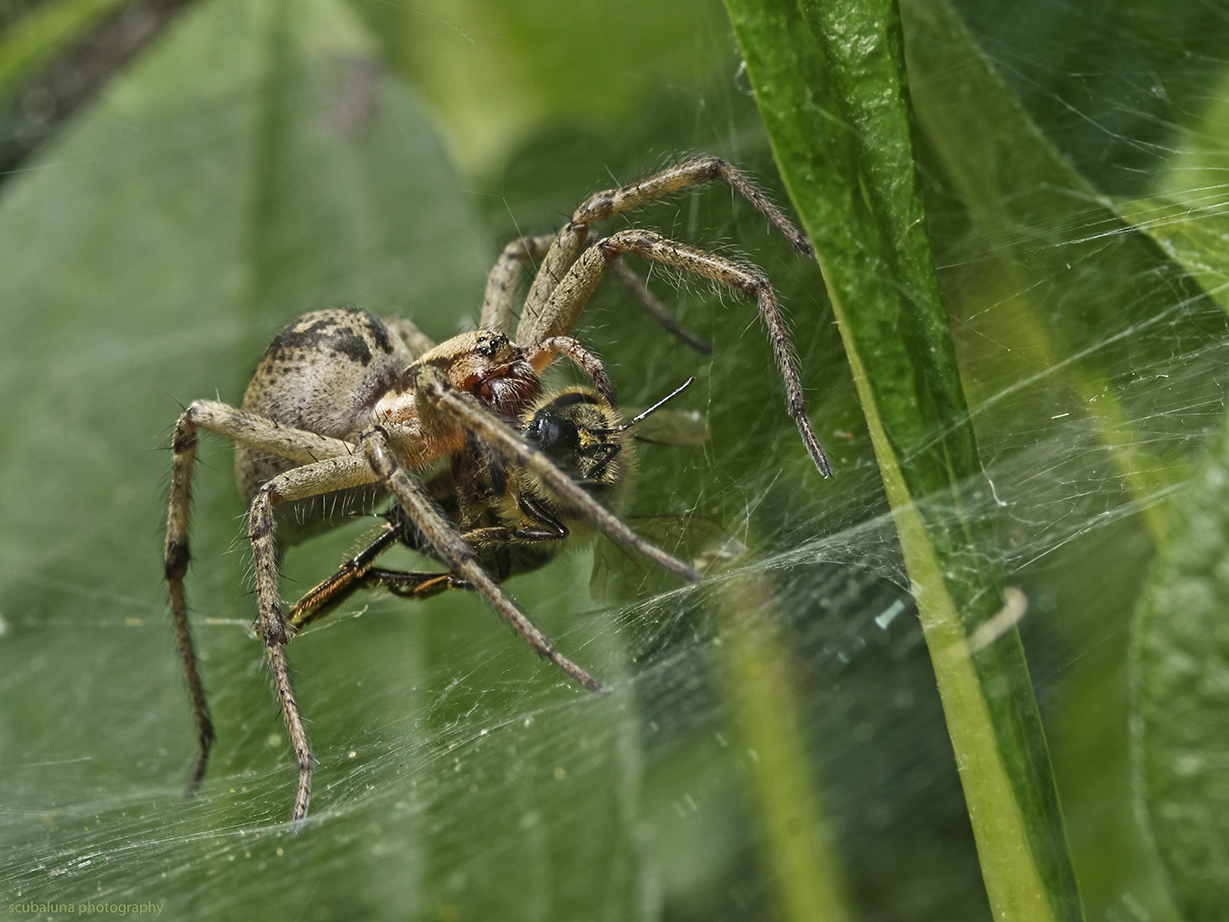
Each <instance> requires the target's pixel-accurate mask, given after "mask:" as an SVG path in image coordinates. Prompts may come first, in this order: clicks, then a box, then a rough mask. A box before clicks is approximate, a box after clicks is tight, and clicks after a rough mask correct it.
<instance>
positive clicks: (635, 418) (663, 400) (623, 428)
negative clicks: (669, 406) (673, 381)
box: [608, 377, 696, 432]
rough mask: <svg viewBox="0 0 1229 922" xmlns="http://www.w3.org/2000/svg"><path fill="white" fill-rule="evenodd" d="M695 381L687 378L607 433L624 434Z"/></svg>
mask: <svg viewBox="0 0 1229 922" xmlns="http://www.w3.org/2000/svg"><path fill="white" fill-rule="evenodd" d="M695 380H696V379H695V378H694V377H692V378H688V379H687V380H686V381H684V382H683V383H682V384H680V385H679V386H678V387H676V388H675V389H674V390H672V391H671V392H670V393H668V394H667V395H666V396H665V397H663V398H661V400H659V401H657V403H655V404H653V405H652V406H651V407H649V408H648V409H647V410H642V411H641V412H639V413H637V414H636V415H635V416H633V417H632V418H631V419H629V420H628V421H627V422H625V423H624V424H623V425H622V426H617V427H615V428H614V429H610V430H608V431H609V432H626V431H627V430H628V429H630V428H631V427H632V426H634V425H636V423H638V422H640V420H642V419H644V418H645V417H646V416H648V415H649V414H650V413H652V412H654V411H655V410H659V409H661V407H662V405H663V404H665V403H666V401H668V400H673V399H674V398H675V397H677V396H678V395H679V394H681V393H683V391H685V390H687V388H689V387H691V385H692V384H694V383H695Z"/></svg>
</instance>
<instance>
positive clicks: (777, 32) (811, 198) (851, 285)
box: [727, 0, 1082, 920]
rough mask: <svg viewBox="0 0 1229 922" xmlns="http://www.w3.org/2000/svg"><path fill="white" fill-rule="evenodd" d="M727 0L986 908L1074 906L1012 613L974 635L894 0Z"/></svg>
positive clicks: (1066, 910)
mask: <svg viewBox="0 0 1229 922" xmlns="http://www.w3.org/2000/svg"><path fill="white" fill-rule="evenodd" d="M727 8H728V10H729V12H730V17H731V20H732V21H733V23H734V28H735V32H736V34H737V36H738V39H739V42H740V45H741V47H742V50H743V54H744V58H745V60H746V62H747V68H748V72H749V74H750V77H751V83H752V86H753V88H754V89H755V93H756V99H757V101H758V103H759V106H760V111H761V113H762V114H763V116H764V121H765V124H766V125H767V128H768V132H769V137H770V139H771V141H772V145H773V151H774V154H775V155H776V158H777V161H778V164H779V165H780V167H781V173H782V176H783V178H784V180H785V183H786V186H787V188H788V189H789V192H790V195H791V197H792V198H793V200H794V203H795V205H796V206H797V208H798V211H799V214H800V215H801V217H802V220H803V223H804V225H805V226H806V228H807V231H808V233H809V234H810V236H811V239H812V241H813V242H814V244H815V246H816V250H817V251H818V253H819V254H820V255H819V260H820V265H821V267H822V268H823V272H824V278H825V282H826V285H827V287H828V293H829V297H830V299H831V301H832V305H833V310H834V312H835V314H836V318H837V322H838V325H839V327H840V330H841V335H842V338H843V340H844V343H845V347H846V351H847V353H848V355H849V359H850V363H851V366H852V368H853V373H854V380H855V382H856V383H857V387H858V391H859V396H860V398H861V401H862V404H863V409H864V412H865V414H866V417H867V420H868V425H869V427H870V431H871V436H872V440H873V443H874V447H875V453H876V457H877V459H878V461H879V466H880V472H881V476H882V478H883V483H884V488H885V491H886V492H887V496H888V500H889V503H890V504H891V507H892V510H893V514H894V516H895V518H896V524H897V531H898V534H899V536H900V541H901V547H902V552H903V555H904V559H905V564H906V567H907V569H908V572H909V576H910V579H911V581H912V583H913V593H914V597H915V599H916V600H917V605H918V615H919V617H920V619H921V621H922V625H923V629H924V630H925V632H926V637H927V643H928V645H929V648H930V653H931V660H932V663H933V664H934V668H935V674H936V678H937V681H938V684H939V689H940V693H941V695H942V699H943V706H944V712H945V714H946V717H947V721H948V726H949V732H950V733H951V736H952V743H953V747H954V749H955V755H956V760H957V763H958V764H959V766H960V768H961V779H962V782H963V785H964V790H965V797H966V800H967V802H968V805H969V816H970V819H971V821H972V824H973V831H974V835H975V837H976V840H977V847H978V855H979V857H980V860H981V864H982V872H983V878H984V880H985V883H986V890H987V894H988V896H989V899H990V903H991V908H992V910H993V911H994V914H995V917H996V918H1010V919H1038V920H1050V919H1054V920H1058V919H1062V920H1073V919H1080V918H1081V917H1082V916H1081V910H1080V902H1079V896H1078V891H1077V889H1076V884H1075V875H1074V871H1073V870H1072V866H1071V861H1070V857H1069V856H1068V853H1067V846H1066V836H1065V832H1064V829H1063V823H1062V814H1061V810H1060V808H1059V804H1058V795H1057V791H1056V788H1055V785H1054V778H1053V772H1052V770H1051V767H1050V763H1049V756H1048V752H1047V749H1046V743H1045V737H1044V734H1043V732H1042V727H1041V721H1040V716H1039V714H1038V711H1037V704H1036V700H1035V698H1034V696H1033V691H1032V686H1031V682H1030V681H1029V677H1028V668H1027V665H1026V663H1025V661H1024V654H1023V648H1022V646H1021V644H1020V640H1019V635H1018V633H1017V631H1016V628H1015V624H1014V622H1011V623H1007V624H1005V625H1003V626H999V627H996V628H995V629H994V630H993V632H992V633H991V634H989V635H987V637H988V639H987V641H986V642H980V641H979V643H978V644H976V645H974V644H971V643H970V641H969V638H970V637H973V636H974V632H976V631H977V629H978V628H979V627H982V626H983V625H985V624H987V623H988V622H991V619H993V618H994V616H995V615H996V614H997V613H999V612H1000V610H1001V609H1003V608H1004V605H1003V601H1002V600H1003V598H1004V595H1003V573H1002V564H1001V560H1000V556H999V553H998V550H997V544H996V542H995V537H994V533H993V520H992V518H991V511H992V509H993V503H992V502H991V500H990V497H989V491H988V488H987V484H986V480H985V477H984V475H983V473H982V471H981V467H980V461H979V458H978V454H977V445H976V441H975V439H974V435H973V430H972V425H971V422H970V419H969V414H968V409H967V407H966V405H965V399H964V394H963V391H962V389H961V385H960V377H959V372H958V369H957V366H956V360H955V350H954V346H953V343H952V339H951V332H950V328H949V325H948V320H947V314H946V310H945V308H944V305H943V301H942V297H941V293H940V289H939V284H938V277H937V273H936V271H935V268H934V261H933V257H932V255H931V251H930V243H929V239H928V238H927V235H926V229H925V227H926V225H925V212H924V209H923V204H922V194H921V188H920V183H919V181H918V178H917V173H916V168H915V166H914V163H915V157H914V147H913V138H912V124H911V115H910V112H909V108H908V101H907V93H906V88H905V78H904V52H903V38H902V35H901V27H900V19H899V14H898V11H897V8H896V5H895V4H894V3H892V2H890V0H878V2H858V0H843V2H828V3H823V4H819V3H804V4H802V8H801V9H800V8H799V6H798V5H795V4H793V3H790V2H787V0H767V2H761V3H751V2H748V0H727ZM993 623H994V624H995V625H998V621H994V622H993ZM983 633H984V632H983ZM977 636H978V637H979V638H980V637H981V636H982V634H978V635H977Z"/></svg>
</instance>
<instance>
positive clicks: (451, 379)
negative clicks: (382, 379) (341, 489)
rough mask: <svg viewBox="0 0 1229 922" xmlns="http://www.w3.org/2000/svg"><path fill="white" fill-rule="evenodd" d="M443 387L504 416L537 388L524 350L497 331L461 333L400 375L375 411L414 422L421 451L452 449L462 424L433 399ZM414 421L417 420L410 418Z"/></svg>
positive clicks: (432, 453)
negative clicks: (420, 438)
mask: <svg viewBox="0 0 1229 922" xmlns="http://www.w3.org/2000/svg"><path fill="white" fill-rule="evenodd" d="M441 389H442V390H452V391H454V392H455V391H459V392H461V393H465V394H470V395H472V396H473V397H475V398H477V400H478V401H479V402H480V403H481V404H482V405H483V406H484V407H486V408H487V409H489V410H491V411H492V412H494V413H495V414H496V415H498V416H502V417H504V418H505V419H509V420H511V419H517V418H519V417H520V415H521V413H522V412H523V411H524V409H525V408H526V407H528V406H529V405H531V404H532V403H533V401H534V400H535V399H536V398H537V397H538V395H539V394H540V393H541V392H542V382H541V381H540V380H539V379H538V373H537V372H536V371H534V369H533V366H532V365H531V364H530V363H529V362H528V360H527V359H526V358H525V350H524V349H522V348H521V347H520V346H518V345H516V344H515V343H513V342H511V341H510V340H509V339H508V337H507V336H505V335H503V334H502V333H490V332H485V331H483V332H477V333H462V334H461V335H459V336H454V337H453V338H452V339H450V340H448V341H447V342H444V343H441V344H440V345H438V346H436V347H435V348H434V349H432V350H431V351H430V352H428V353H426V354H425V355H424V356H423V357H422V358H420V359H419V360H418V361H416V362H414V363H413V364H412V365H410V366H409V367H408V368H406V370H405V372H404V373H403V374H402V375H401V377H400V379H399V380H398V381H397V383H396V385H394V386H393V387H392V388H391V389H390V390H389V391H388V392H387V393H386V394H385V395H384V396H383V397H381V398H380V401H379V402H378V403H377V405H376V408H375V417H376V418H377V419H382V420H386V421H388V422H393V423H401V424H415V425H417V426H418V427H419V428H420V430H421V433H422V436H423V438H424V439H425V442H426V445H427V448H426V451H425V452H424V453H423V454H424V457H427V458H434V457H438V456H439V455H440V454H442V453H444V452H449V451H456V450H458V449H460V448H461V446H462V445H464V443H465V429H464V427H463V426H462V424H461V423H460V422H459V421H458V420H457V419H456V418H455V416H454V415H450V413H449V412H447V411H445V410H443V409H441V408H440V406H439V405H438V398H437V397H433V396H432V394H433V393H435V394H439V393H441ZM415 421H416V423H415Z"/></svg>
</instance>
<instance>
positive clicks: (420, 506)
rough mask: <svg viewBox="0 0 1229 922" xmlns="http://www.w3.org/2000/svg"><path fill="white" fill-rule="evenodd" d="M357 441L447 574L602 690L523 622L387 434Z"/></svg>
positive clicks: (378, 429)
mask: <svg viewBox="0 0 1229 922" xmlns="http://www.w3.org/2000/svg"><path fill="white" fill-rule="evenodd" d="M394 431H395V430H394ZM359 441H360V444H361V446H362V451H363V456H364V457H365V458H366V459H367V463H368V464H370V465H371V470H372V471H374V472H375V475H376V477H377V478H378V479H379V480H380V482H381V483H383V484H384V485H385V486H386V487H387V488H388V490H389V492H390V493H392V494H393V496H394V497H395V498H396V500H397V502H398V503H399V504H400V505H401V508H402V509H404V510H405V512H406V514H407V515H408V516H409V517H410V519H411V520H412V521H413V522H414V524H415V525H417V526H418V528H419V529H420V530H421V531H422V533H423V536H424V537H425V538H426V539H427V540H428V541H429V542H430V543H431V546H432V547H433V548H435V550H436V552H437V553H438V554H439V556H440V559H441V560H442V561H443V562H444V564H445V565H446V566H447V567H448V568H449V569H450V570H451V571H452V573H453V574H455V575H456V576H458V577H460V578H461V579H463V580H465V581H466V582H467V583H469V584H470V585H471V586H473V587H474V589H476V590H477V591H478V592H480V593H482V595H483V596H484V597H485V598H486V600H487V601H488V602H490V603H491V606H492V607H493V608H494V609H495V611H496V612H497V613H498V614H499V615H500V616H501V617H502V618H504V619H505V620H506V621H507V622H508V623H509V624H511V625H512V627H513V628H515V629H516V631H517V632H518V633H519V634H520V635H521V636H522V637H524V638H525V640H527V641H528V642H529V645H530V646H531V647H533V648H534V650H536V651H537V652H538V654H539V655H540V656H542V657H544V658H546V659H548V660H550V661H551V662H552V663H554V664H555V665H556V666H558V667H559V668H560V669H562V670H563V671H564V672H566V673H567V674H568V675H570V676H571V677H572V678H574V679H576V681H578V682H579V683H580V684H581V685H583V686H584V687H585V688H587V689H589V690H590V691H595V692H602V691H605V690H606V689H605V686H603V685H602V683H601V682H599V681H598V680H597V679H595V678H594V677H593V676H592V675H590V674H589V673H588V672H586V671H585V670H584V669H582V668H581V667H580V666H578V665H576V664H575V663H574V662H572V661H571V660H570V659H568V658H567V657H566V656H564V655H563V654H562V653H560V652H558V651H557V650H556V649H555V648H554V646H553V645H552V644H551V642H550V640H549V638H547V636H546V635H545V634H543V633H542V632H541V631H540V630H539V629H538V628H537V626H536V625H534V623H533V622H532V621H530V620H529V619H528V618H526V617H525V615H524V614H523V613H522V612H521V610H520V609H519V608H517V607H516V604H515V603H514V602H513V601H512V600H511V599H510V598H508V596H507V595H506V594H505V593H504V591H503V590H502V589H501V588H500V587H499V584H498V583H497V582H495V580H494V579H492V578H491V576H490V575H489V574H488V573H487V572H486V571H485V570H483V569H482V567H481V566H480V565H479V563H478V558H477V555H476V554H475V552H474V549H473V548H472V547H470V546H469V545H468V544H466V543H465V541H464V539H463V538H462V537H461V535H460V534H459V533H458V532H457V530H456V529H455V528H454V527H453V525H452V523H451V522H449V521H448V519H447V518H445V516H444V514H443V513H442V512H441V511H440V509H439V507H438V506H436V505H435V502H434V501H433V500H432V499H431V497H430V496H429V495H428V494H427V492H426V490H424V489H423V487H422V486H421V485H419V484H418V483H416V482H415V481H414V479H413V478H412V477H411V476H410V474H409V473H408V472H407V471H406V469H405V468H404V467H402V466H401V464H400V463H399V462H398V461H397V455H396V453H395V451H394V450H393V447H392V445H391V444H390V440H389V433H388V431H386V430H385V428H384V427H382V426H375V427H373V428H371V429H369V430H367V431H366V432H364V433H363V435H362V436H361V437H360V440H359Z"/></svg>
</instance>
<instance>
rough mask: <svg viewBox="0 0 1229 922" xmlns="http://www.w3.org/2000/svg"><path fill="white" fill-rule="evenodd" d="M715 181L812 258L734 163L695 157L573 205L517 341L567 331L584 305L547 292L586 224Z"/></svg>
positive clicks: (529, 344)
mask: <svg viewBox="0 0 1229 922" xmlns="http://www.w3.org/2000/svg"><path fill="white" fill-rule="evenodd" d="M718 179H720V180H724V181H725V182H726V183H728V184H729V185H730V187H731V188H732V189H734V190H735V191H736V192H738V193H739V194H741V195H742V196H743V198H745V199H746V200H747V201H748V202H750V203H751V204H752V205H753V206H754V207H755V208H756V209H757V210H758V211H759V212H760V213H761V214H763V215H764V217H766V218H767V219H768V220H769V222H770V223H771V224H772V225H773V226H774V227H776V228H777V230H779V231H780V232H781V233H782V234H783V235H784V236H785V238H786V239H787V240H788V241H789V243H790V245H791V246H793V247H794V249H795V250H797V251H798V252H799V253H801V254H802V255H804V256H810V257H812V258H814V256H815V250H814V248H813V247H812V246H811V244H810V242H809V241H808V240H807V238H806V235H804V234H803V233H802V231H800V230H798V228H797V227H795V226H794V224H793V223H792V222H791V221H790V220H789V219H788V218H787V217H785V215H784V214H783V213H782V211H781V210H780V209H779V208H777V206H776V205H774V204H773V203H772V202H771V201H769V199H768V197H767V196H766V195H765V194H764V193H763V192H762V191H760V189H759V188H757V187H756V186H755V184H754V183H752V182H751V180H749V179H748V178H747V177H746V176H745V175H744V174H743V173H742V172H741V171H739V170H738V169H736V168H735V167H734V165H733V164H731V163H730V162H729V161H727V160H724V159H722V158H721V157H712V156H708V157H697V158H695V159H693V160H688V161H686V162H684V163H680V164H677V165H675V166H672V167H667V168H666V169H664V170H661V171H659V172H657V173H654V174H653V175H652V176H648V177H646V178H645V179H642V180H640V181H639V182H634V183H629V184H628V185H626V186H621V187H620V188H618V189H608V190H606V191H603V192H598V193H595V194H594V195H591V196H590V197H589V198H588V199H586V200H585V201H584V203H582V204H581V206H580V207H579V208H577V209H576V211H575V212H574V213H573V215H572V220H571V221H570V222H569V223H568V224H567V225H565V226H564V227H563V229H561V230H560V231H559V233H557V234H556V235H555V238H554V240H553V241H552V243H551V246H550V249H549V250H548V251H547V253H546V254H545V256H543V257H542V265H541V268H539V270H538V274H537V275H536V276H535V277H534V281H533V285H532V286H531V287H530V289H529V295H528V297H526V299H525V306H524V308H523V310H522V311H521V321H520V324H519V325H518V326H517V330H516V339H517V342H519V343H520V344H521V345H522V346H525V347H526V348H530V349H532V348H533V346H534V345H535V344H536V343H537V342H539V341H540V340H542V339H545V338H547V337H549V336H556V335H558V334H560V333H567V332H568V331H570V330H571V329H572V327H573V326H574V325H575V323H576V318H577V316H578V315H579V314H580V311H581V309H582V308H583V307H584V304H583V302H582V303H581V304H574V303H564V304H560V303H559V302H556V301H554V300H553V299H552V297H551V296H552V294H553V293H554V290H555V287H556V286H557V285H559V284H560V283H561V281H562V279H563V278H564V277H565V275H566V274H567V272H568V270H569V268H570V267H571V266H572V264H573V263H574V262H575V261H576V257H577V256H578V255H579V254H580V249H581V247H582V246H583V245H584V243H585V240H586V239H587V238H588V234H589V225H590V224H593V223H595V222H597V221H604V220H606V219H607V218H612V217H614V216H615V215H619V214H623V213H624V212H627V211H631V210H632V209H634V208H638V207H639V206H641V205H643V204H645V203H647V202H651V201H653V200H655V199H659V198H662V197H663V196H667V195H670V194H671V193H673V192H677V191H679V190H681V189H686V188H688V187H690V186H696V185H702V184H704V183H709V182H713V181H715V180H718Z"/></svg>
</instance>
